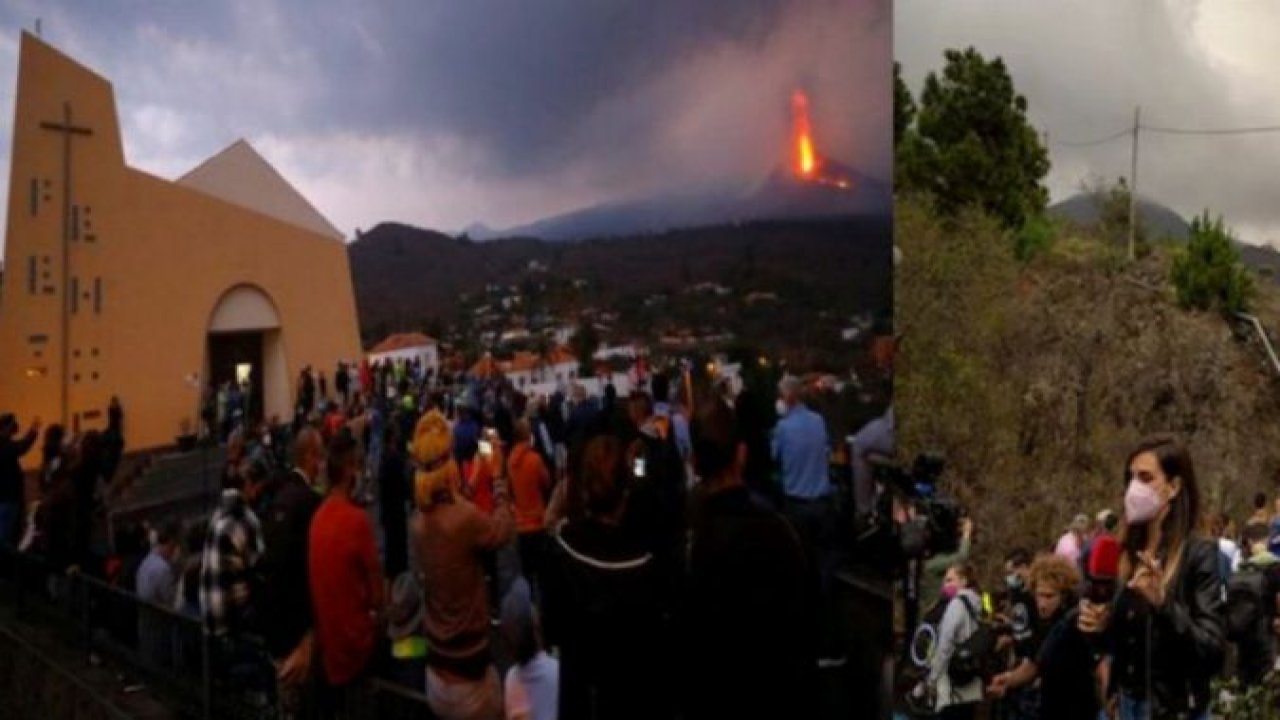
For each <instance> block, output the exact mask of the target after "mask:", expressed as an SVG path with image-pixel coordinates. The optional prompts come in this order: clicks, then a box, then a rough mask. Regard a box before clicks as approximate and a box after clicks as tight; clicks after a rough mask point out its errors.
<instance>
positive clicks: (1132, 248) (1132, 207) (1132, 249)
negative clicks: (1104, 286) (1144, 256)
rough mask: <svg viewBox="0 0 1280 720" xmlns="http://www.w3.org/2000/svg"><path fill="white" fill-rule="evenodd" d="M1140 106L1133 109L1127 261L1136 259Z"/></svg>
mask: <svg viewBox="0 0 1280 720" xmlns="http://www.w3.org/2000/svg"><path fill="white" fill-rule="evenodd" d="M1141 114H1142V106H1141V105H1135V106H1134V108H1133V157H1132V158H1131V160H1130V165H1129V261H1130V262H1133V261H1134V260H1136V259H1137V257H1138V252H1137V246H1136V240H1135V238H1136V237H1137V234H1138V131H1139V129H1140V128H1141V125H1142V121H1141Z"/></svg>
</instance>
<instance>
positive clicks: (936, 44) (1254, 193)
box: [894, 0, 1280, 246]
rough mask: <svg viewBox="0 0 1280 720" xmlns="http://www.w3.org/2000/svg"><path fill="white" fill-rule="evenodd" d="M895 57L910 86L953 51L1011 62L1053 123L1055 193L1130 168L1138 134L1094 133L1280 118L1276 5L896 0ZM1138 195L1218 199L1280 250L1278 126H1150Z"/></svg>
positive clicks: (1181, 206)
mask: <svg viewBox="0 0 1280 720" xmlns="http://www.w3.org/2000/svg"><path fill="white" fill-rule="evenodd" d="M894 12H895V18H894V55H895V58H896V59H897V60H898V61H900V62H901V63H902V65H903V71H904V75H905V77H906V79H907V81H908V83H909V84H910V86H911V88H912V91H913V92H915V93H918V92H919V89H920V87H921V84H922V83H923V79H924V76H925V74H926V73H927V72H928V71H930V70H936V69H940V68H941V65H942V52H943V50H944V49H946V48H953V47H954V48H963V47H967V46H970V45H972V46H974V47H975V48H977V49H978V50H979V51H980V52H982V53H983V54H985V55H986V56H988V57H991V56H995V55H999V56H1002V57H1003V58H1004V59H1005V62H1006V64H1007V65H1008V66H1009V68H1010V71H1011V72H1012V74H1013V77H1014V82H1015V84H1016V86H1017V88H1018V89H1019V91H1020V92H1022V94H1023V95H1025V96H1026V98H1027V101H1028V103H1029V105H1030V116H1031V120H1032V122H1033V123H1035V124H1036V126H1037V127H1038V128H1040V129H1041V130H1043V131H1045V132H1048V133H1049V139H1050V155H1051V159H1052V161H1053V169H1052V171H1051V172H1050V175H1049V178H1048V184H1049V188H1050V192H1051V193H1052V196H1053V199H1054V200H1055V201H1056V200H1059V199H1062V198H1064V197H1066V196H1069V195H1071V194H1073V193H1074V192H1076V191H1078V189H1079V188H1080V187H1081V184H1082V183H1083V182H1086V181H1089V180H1090V179H1091V178H1106V179H1108V180H1112V181H1114V180H1115V179H1116V178H1117V177H1119V176H1121V175H1124V176H1127V175H1128V174H1129V158H1130V148H1131V144H1130V142H1129V140H1128V138H1124V139H1120V140H1116V141H1113V142H1110V143H1106V144H1103V145H1099V146H1096V147H1087V148H1080V147H1069V146H1066V145H1063V144H1061V143H1063V142H1075V141H1089V140H1094V139H1098V138H1102V137H1105V136H1107V135H1110V134H1112V133H1115V132H1117V131H1120V130H1123V129H1124V128H1126V127H1128V126H1130V125H1132V123H1133V109H1134V106H1135V105H1141V106H1142V120H1143V124H1145V125H1152V126H1165V127H1189V128H1206V127H1212V128H1221V127H1226V128H1236V127H1253V126H1264V125H1280V93H1277V92H1276V91H1275V89H1276V87H1277V86H1280V42H1276V35H1275V34H1276V30H1277V28H1280V4H1277V3H1263V2H1195V1H1194V0H1135V1H1133V2H1109V1H1102V0H1098V1H1096V2H1092V1H1091V2H1066V1H1065V0H1036V1H1035V2H1027V1H1025V0H999V1H997V0H946V1H945V2H942V1H938V0H899V1H898V2H897V3H895V5H894ZM1139 160H1140V166H1139V170H1138V181H1139V192H1140V193H1141V194H1142V195H1144V196H1148V197H1151V198H1154V199H1156V200H1158V201H1160V202H1163V203H1164V204H1166V205H1168V206H1170V207H1172V208H1173V209H1174V210H1177V211H1178V212H1179V213H1181V214H1182V215H1183V216H1184V217H1187V218H1188V219H1189V218H1190V217H1191V216H1192V215H1194V214H1196V213H1198V212H1200V211H1201V210H1204V209H1205V208H1208V209H1209V210H1210V211H1211V212H1213V213H1221V214H1223V215H1224V216H1225V218H1226V220H1227V223H1228V225H1230V226H1231V227H1232V228H1234V229H1235V231H1236V232H1237V234H1238V235H1239V236H1240V237H1241V239H1243V240H1246V241H1250V242H1254V243H1263V242H1269V243H1271V244H1273V245H1278V246H1280V202H1277V201H1276V195H1277V190H1278V189H1280V133H1273V134H1262V135H1244V136H1238V137H1212V136H1211V137H1194V136H1167V135H1156V134H1153V133H1143V134H1142V136H1141V145H1140V150H1139Z"/></svg>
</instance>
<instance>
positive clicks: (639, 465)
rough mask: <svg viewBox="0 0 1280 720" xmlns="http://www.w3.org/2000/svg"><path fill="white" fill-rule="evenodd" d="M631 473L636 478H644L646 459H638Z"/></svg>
mask: <svg viewBox="0 0 1280 720" xmlns="http://www.w3.org/2000/svg"><path fill="white" fill-rule="evenodd" d="M631 473H632V474H633V475H635V476H636V477H644V458H642V457H638V458H636V460H635V463H634V464H633V465H632V466H631Z"/></svg>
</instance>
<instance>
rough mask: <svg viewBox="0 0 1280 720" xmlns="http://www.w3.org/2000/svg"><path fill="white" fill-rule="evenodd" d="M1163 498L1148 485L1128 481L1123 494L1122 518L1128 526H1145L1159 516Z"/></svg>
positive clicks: (1139, 481)
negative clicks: (1126, 488)
mask: <svg viewBox="0 0 1280 720" xmlns="http://www.w3.org/2000/svg"><path fill="white" fill-rule="evenodd" d="M1163 507H1164V498H1162V497H1160V493H1158V492H1156V489H1155V488H1153V487H1151V486H1150V485H1149V484H1147V483H1144V482H1142V481H1141V480H1130V481H1129V489H1128V490H1126V491H1125V493H1124V517H1125V520H1126V521H1127V522H1128V523H1129V524H1130V525H1145V524H1147V523H1149V522H1151V521H1152V520H1155V519H1156V516H1157V515H1159V514H1160V510H1161V508H1163Z"/></svg>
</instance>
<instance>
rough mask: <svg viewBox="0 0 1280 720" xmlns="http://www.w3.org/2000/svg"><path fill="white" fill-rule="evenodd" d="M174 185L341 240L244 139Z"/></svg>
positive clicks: (313, 207)
mask: <svg viewBox="0 0 1280 720" xmlns="http://www.w3.org/2000/svg"><path fill="white" fill-rule="evenodd" d="M176 182H177V184H178V185H182V186H185V187H188V188H191V189H193V190H199V191H200V192H203V193H205V194H207V195H212V196H214V197H216V198H218V199H219V200H224V201H226V202H229V203H231V204H233V205H239V206H240V207H243V208H247V209H249V210H254V211H256V212H260V213H262V214H263V215H267V216H270V217H273V218H275V219H276V220H280V221H282V222H286V223H289V224H290V225H296V226H298V227H301V228H304V229H306V230H310V231H312V232H315V233H319V234H321V235H325V236H327V237H331V238H334V239H335V240H342V239H343V238H342V232H341V231H339V230H338V229H337V228H336V227H334V226H333V223H331V222H329V221H328V220H327V219H326V218H325V217H324V216H323V215H321V214H320V211H319V210H316V208H315V206H314V205H312V204H311V203H310V202H308V201H307V199H306V198H305V197H303V196H302V194H301V193H299V192H298V191H297V190H296V189H295V188H294V187H293V186H292V185H290V184H289V181H288V180H285V179H284V176H283V175H281V174H280V172H279V171H277V170H276V169H275V168H274V167H272V165H271V163H269V162H267V161H266V159H265V158H263V157H262V155H260V154H258V151H257V150H254V149H253V146H252V145H250V144H249V143H248V142H245V141H244V140H237V141H235V142H234V143H232V144H231V145H229V146H228V147H226V148H225V149H223V150H222V151H221V152H219V153H218V154H217V155H214V156H213V157H211V158H209V159H208V160H205V161H204V162H203V163H201V164H200V165H198V166H196V168H195V169H193V170H192V171H191V172H188V173H187V174H186V175H183V176H182V177H180V178H178V179H177V181H176Z"/></svg>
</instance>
